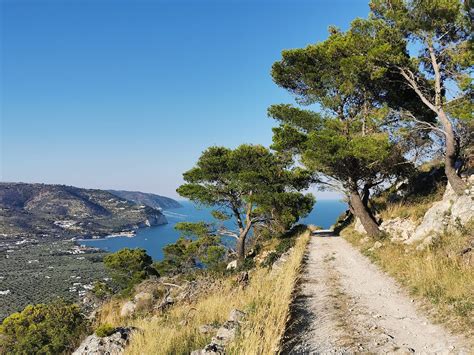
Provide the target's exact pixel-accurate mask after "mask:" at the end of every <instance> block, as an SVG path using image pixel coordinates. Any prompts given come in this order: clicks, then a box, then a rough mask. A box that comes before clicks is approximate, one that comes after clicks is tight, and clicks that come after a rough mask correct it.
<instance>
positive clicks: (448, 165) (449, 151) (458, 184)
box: [438, 109, 466, 195]
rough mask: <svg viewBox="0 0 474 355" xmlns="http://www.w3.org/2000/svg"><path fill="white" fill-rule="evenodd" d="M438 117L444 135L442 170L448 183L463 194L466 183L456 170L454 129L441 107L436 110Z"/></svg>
mask: <svg viewBox="0 0 474 355" xmlns="http://www.w3.org/2000/svg"><path fill="white" fill-rule="evenodd" d="M438 116H439V119H440V121H441V123H442V124H443V128H444V132H445V135H446V156H445V158H444V172H445V173H446V177H447V178H448V181H449V184H450V185H451V187H452V188H453V190H454V192H456V194H458V195H462V194H464V190H465V189H466V183H465V182H464V181H463V180H462V179H461V177H460V176H459V175H458V174H457V172H456V167H455V166H456V160H457V158H458V146H457V142H456V138H455V136H454V130H453V126H452V124H451V122H450V121H449V119H448V117H447V116H446V113H445V112H444V110H443V109H441V110H440V111H439V112H438Z"/></svg>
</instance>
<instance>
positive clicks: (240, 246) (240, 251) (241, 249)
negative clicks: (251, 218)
mask: <svg viewBox="0 0 474 355" xmlns="http://www.w3.org/2000/svg"><path fill="white" fill-rule="evenodd" d="M251 227H252V224H251V223H249V224H247V225H246V226H245V228H244V229H243V230H242V231H241V232H240V234H239V238H238V239H237V245H236V248H235V249H236V251H237V257H238V260H239V262H242V261H243V260H244V259H245V241H246V239H247V234H249V231H250V228H251Z"/></svg>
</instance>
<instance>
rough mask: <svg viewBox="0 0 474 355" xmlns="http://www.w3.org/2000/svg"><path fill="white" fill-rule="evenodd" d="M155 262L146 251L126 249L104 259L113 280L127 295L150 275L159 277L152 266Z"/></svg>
mask: <svg viewBox="0 0 474 355" xmlns="http://www.w3.org/2000/svg"><path fill="white" fill-rule="evenodd" d="M152 263H153V260H152V258H151V256H149V255H148V254H147V253H146V251H145V250H144V249H129V248H124V249H121V250H119V251H118V252H116V253H112V254H108V255H106V256H105V257H104V265H105V267H106V268H107V269H108V270H109V271H110V273H111V275H112V279H113V280H114V281H115V283H117V284H118V285H119V286H120V287H121V288H122V289H123V293H124V294H127V293H129V292H130V291H131V289H132V288H133V286H135V285H136V284H138V283H139V282H141V281H143V280H144V279H146V278H147V277H148V276H150V275H158V273H157V272H156V270H155V269H154V268H153V267H152V266H151V265H152Z"/></svg>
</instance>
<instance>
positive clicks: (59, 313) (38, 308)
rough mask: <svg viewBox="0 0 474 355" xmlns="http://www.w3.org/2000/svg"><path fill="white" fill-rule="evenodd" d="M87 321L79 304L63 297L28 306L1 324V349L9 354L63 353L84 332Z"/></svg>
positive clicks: (70, 347) (67, 350)
mask: <svg viewBox="0 0 474 355" xmlns="http://www.w3.org/2000/svg"><path fill="white" fill-rule="evenodd" d="M86 328H87V323H86V321H85V319H84V316H83V315H82V313H81V310H80V308H79V307H78V306H77V305H69V304H66V303H64V302H62V301H58V302H55V303H51V304H37V305H29V306H26V307H25V309H24V310H23V311H21V312H19V313H14V314H12V315H10V316H9V317H7V318H5V319H4V320H3V322H2V325H1V326H0V350H1V351H2V353H3V351H4V352H5V353H6V354H51V355H53V354H61V353H65V352H69V351H71V350H73V349H74V345H77V344H76V343H77V340H78V339H80V338H81V336H82V335H84V333H85V331H86Z"/></svg>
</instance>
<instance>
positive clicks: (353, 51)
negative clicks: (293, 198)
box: [269, 28, 413, 236]
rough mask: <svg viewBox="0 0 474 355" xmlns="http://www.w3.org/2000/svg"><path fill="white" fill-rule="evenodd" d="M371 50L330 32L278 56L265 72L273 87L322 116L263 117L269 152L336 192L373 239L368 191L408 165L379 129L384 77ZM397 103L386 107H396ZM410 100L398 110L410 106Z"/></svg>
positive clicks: (284, 112)
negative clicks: (295, 160) (268, 128)
mask: <svg viewBox="0 0 474 355" xmlns="http://www.w3.org/2000/svg"><path fill="white" fill-rule="evenodd" d="M371 45H372V43H371V42H369V41H366V40H364V37H361V36H360V35H359V32H358V31H349V32H346V33H343V32H341V31H339V30H337V29H335V28H331V29H330V36H329V38H328V39H327V40H326V41H323V42H321V43H317V44H315V45H310V46H308V47H306V48H302V49H292V50H285V51H283V53H282V59H281V60H280V61H278V62H276V63H275V64H274V65H273V68H272V76H273V79H274V81H275V82H276V83H277V84H278V85H280V86H282V87H284V88H285V89H287V90H289V91H290V92H292V93H294V94H295V95H296V96H297V100H298V102H299V103H302V104H306V105H309V104H314V103H317V104H319V105H320V107H321V113H316V112H312V111H309V110H301V109H298V108H294V107H292V106H290V105H276V106H272V107H270V109H269V115H270V116H271V117H273V118H275V119H277V120H278V121H280V123H281V125H280V127H278V128H276V129H274V138H273V140H274V145H273V148H274V149H277V150H278V151H286V152H289V153H292V154H293V155H295V156H296V157H299V158H301V162H302V163H303V164H304V165H305V166H306V167H307V168H308V169H310V170H311V171H314V172H315V173H318V174H319V175H320V176H319V179H318V181H317V182H318V183H319V184H323V185H329V186H331V187H333V188H339V189H341V190H342V191H343V192H344V193H345V194H346V195H347V196H348V199H349V205H350V208H351V210H352V212H353V213H354V214H355V215H356V216H357V217H359V219H360V220H361V222H362V224H363V226H364V228H365V230H366V231H367V233H368V234H370V235H372V236H377V235H379V234H380V231H379V229H378V225H377V222H376V221H375V218H374V217H373V214H372V212H371V211H370V209H369V206H368V202H369V196H370V191H371V190H372V189H374V188H375V187H376V186H380V185H381V184H383V183H384V182H386V181H388V180H390V179H391V178H394V177H396V176H397V175H398V174H399V173H400V172H401V171H402V170H403V169H406V168H407V166H408V164H407V162H406V161H405V159H404V158H403V155H402V152H401V150H400V149H399V148H398V147H397V146H396V145H395V144H394V143H393V141H392V140H391V139H390V135H389V133H388V132H386V131H384V129H383V127H384V125H385V123H386V121H387V119H388V118H390V117H391V116H392V112H391V111H390V110H389V108H388V107H387V105H385V104H384V101H383V99H384V98H385V97H387V93H388V91H387V87H386V86H387V85H386V83H385V78H384V74H385V73H384V72H377V71H376V70H374V69H376V68H374V67H370V66H368V63H370V62H368V61H367V54H368V53H369V52H370V50H371ZM403 94H404V92H401V93H400V95H392V97H391V98H390V101H391V102H397V103H398V105H401V102H404V101H405V100H401V97H402V96H401V95H403ZM412 104H413V103H412V101H410V99H408V100H406V102H405V103H404V105H412Z"/></svg>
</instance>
